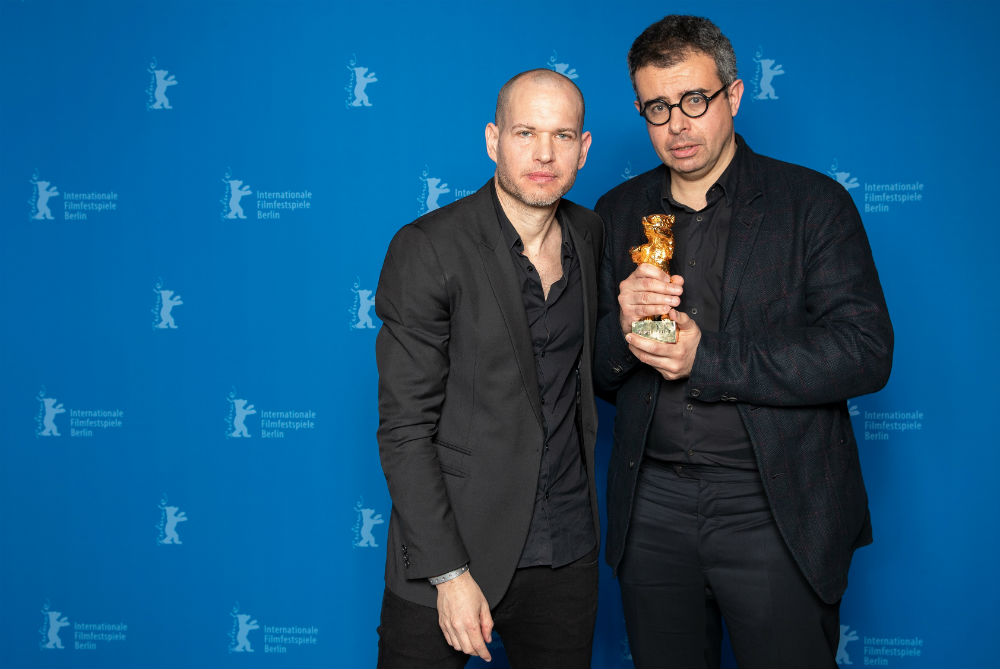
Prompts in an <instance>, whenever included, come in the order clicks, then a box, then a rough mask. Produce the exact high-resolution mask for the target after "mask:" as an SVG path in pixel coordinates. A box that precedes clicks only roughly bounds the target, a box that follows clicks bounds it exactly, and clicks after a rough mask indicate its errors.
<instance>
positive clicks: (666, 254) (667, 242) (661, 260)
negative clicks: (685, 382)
mask: <svg viewBox="0 0 1000 669" xmlns="http://www.w3.org/2000/svg"><path fill="white" fill-rule="evenodd" d="M642 227H643V229H644V230H645V231H646V239H648V240H649V242H648V243H646V244H642V245H640V246H634V247H632V248H631V249H629V254H630V255H631V256H632V261H633V262H634V263H635V264H636V265H638V264H641V263H644V262H645V263H649V264H650V265H655V266H656V267H659V268H660V269H662V270H663V271H664V272H666V273H667V275H668V276H669V275H670V260H671V258H673V257H674V233H673V227H674V217H673V216H672V215H671V214H650V215H649V216H643V218H642ZM632 332H633V333H635V334H637V335H640V336H642V337H646V338H648V339H655V340H656V341H662V342H667V343H670V344H673V343H675V342H676V341H677V323H675V322H674V321H672V320H670V319H669V318H667V317H666V316H665V315H664V316H660V318H659V319H658V320H657V319H655V318H654V317H652V316H649V317H647V318H644V319H642V320H640V321H635V322H633V323H632Z"/></svg>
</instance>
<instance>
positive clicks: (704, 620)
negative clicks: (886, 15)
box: [595, 16, 892, 667]
mask: <svg viewBox="0 0 1000 669" xmlns="http://www.w3.org/2000/svg"><path fill="white" fill-rule="evenodd" d="M628 64H629V71H630V74H631V77H632V84H633V87H634V88H635V93H636V102H635V105H636V109H637V110H638V111H639V114H640V115H641V116H642V119H643V122H644V124H645V125H646V127H647V130H648V131H649V137H650V140H651V142H652V144H653V149H654V150H655V151H656V153H657V155H658V156H659V158H660V160H661V161H662V163H663V164H662V165H661V166H658V167H657V168H656V169H653V170H651V171H649V172H647V173H645V174H642V175H639V176H638V177H636V178H634V179H631V180H629V181H627V182H625V183H623V184H621V185H620V186H618V187H617V188H614V189H613V190H611V191H610V192H608V193H607V194H605V195H604V196H603V197H602V198H601V199H600V200H599V201H598V203H597V207H596V209H597V212H598V213H599V214H600V215H601V217H602V218H603V219H604V223H605V230H606V244H605V254H604V259H603V265H602V270H601V278H600V289H599V293H600V300H599V312H598V328H597V358H596V363H595V380H596V383H597V388H598V391H599V392H600V393H602V394H603V395H604V396H605V397H607V398H608V399H609V400H611V401H613V402H614V403H615V404H616V406H617V409H618V416H617V420H616V422H615V432H614V442H615V443H614V449H613V452H612V455H611V462H610V465H609V469H608V539H607V559H608V562H609V563H610V564H611V566H612V567H613V568H614V569H615V571H616V573H617V575H618V577H619V580H620V583H621V589H622V599H623V603H624V610H625V619H626V626H627V629H628V635H629V642H630V644H631V649H632V656H633V658H634V660H635V664H636V666H637V667H652V666H656V667H670V666H677V667H700V666H715V667H717V666H719V663H720V655H721V651H720V646H721V638H722V620H723V619H724V620H725V623H726V627H727V629H728V631H729V635H730V639H731V642H732V646H733V650H734V652H735V655H736V660H737V662H738V663H739V665H740V666H741V667H748V666H767V667H780V666H795V667H807V666H808V667H813V666H816V667H819V666H825V667H835V666H836V663H835V656H836V650H837V641H838V636H839V633H840V627H839V606H840V599H841V596H842V595H843V593H844V590H845V588H846V585H847V572H848V567H849V565H850V561H851V555H852V553H853V551H854V549H856V548H858V547H860V546H863V545H865V544H868V543H869V542H871V524H870V522H869V516H868V502H867V496H866V493H865V487H864V483H863V481H862V478H861V469H860V464H859V459H858V449H857V444H856V442H855V439H854V434H853V431H852V428H851V422H850V418H849V413H848V408H847V403H846V400H847V399H848V398H850V397H855V396H857V395H862V394H865V393H871V392H874V391H877V390H879V389H880V388H882V387H883V386H884V385H885V383H886V381H887V380H888V377H889V370H890V367H891V361H892V326H891V324H890V322H889V316H888V313H887V310H886V305H885V299H884V297H883V294H882V288H881V285H880V284H879V279H878V274H877V272H876V270H875V265H874V263H873V261H872V255H871V249H870V248H869V245H868V240H867V237H866V235H865V232H864V228H863V227H862V224H861V220H860V218H859V216H858V212H857V209H856V208H855V206H854V203H853V201H852V199H851V197H850V196H849V195H848V194H847V191H846V190H845V189H844V188H843V187H841V186H840V185H838V184H837V183H836V182H835V181H833V180H831V179H829V178H827V177H826V176H824V175H821V174H819V173H817V172H813V171H811V170H808V169H805V168H803V167H798V166H795V165H790V164H788V163H782V162H779V161H776V160H773V159H770V158H765V157H763V156H759V155H757V154H755V153H754V152H753V151H751V149H750V147H749V146H748V145H747V143H746V142H745V141H744V140H743V138H742V137H740V136H739V135H736V134H735V132H734V124H733V119H734V117H735V116H736V114H737V112H738V111H739V107H740V99H741V97H742V94H743V82H742V81H740V80H739V79H738V78H737V76H736V75H737V71H736V57H735V54H734V52H733V48H732V45H731V44H730V42H729V40H728V39H727V38H726V37H725V36H724V35H723V34H722V33H721V32H720V31H719V29H718V28H717V27H716V26H715V25H714V24H713V23H712V22H710V21H708V20H707V19H702V18H697V17H691V16H667V17H665V18H664V19H662V20H661V21H659V22H657V23H655V24H653V25H652V26H650V27H649V28H647V29H646V31H645V32H643V33H642V35H640V36H639V37H638V38H637V39H636V40H635V42H634V43H633V45H632V48H631V49H630V51H629V54H628ZM657 213H659V214H671V215H673V216H674V217H675V222H674V225H673V234H674V256H673V259H672V261H671V263H670V272H671V275H672V276H668V275H667V274H666V273H665V272H663V271H662V270H660V269H658V268H657V267H654V266H653V265H649V264H641V265H639V266H638V267H636V266H635V264H634V263H633V262H632V259H631V257H630V254H629V249H630V247H633V246H635V245H637V244H641V243H642V242H643V241H644V236H643V227H642V225H641V220H642V218H643V217H644V216H647V215H649V214H657ZM661 314H665V315H667V316H669V318H671V319H673V320H675V321H676V325H677V337H676V342H675V343H666V342H659V341H655V340H653V339H647V338H644V337H640V336H638V335H635V334H632V323H633V322H636V321H639V320H641V319H643V318H646V317H654V318H655V317H658V316H660V315H661Z"/></svg>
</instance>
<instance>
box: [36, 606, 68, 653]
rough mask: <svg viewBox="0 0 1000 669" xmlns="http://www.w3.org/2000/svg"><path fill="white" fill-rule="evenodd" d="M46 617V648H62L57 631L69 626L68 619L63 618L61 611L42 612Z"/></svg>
mask: <svg viewBox="0 0 1000 669" xmlns="http://www.w3.org/2000/svg"><path fill="white" fill-rule="evenodd" d="M42 613H44V614H45V615H46V616H48V619H47V624H48V632H47V634H46V639H47V643H46V644H45V647H46V648H49V649H53V648H62V647H63V645H62V640H61V639H60V638H59V630H61V629H62V628H63V627H67V626H69V619H68V618H66V617H65V616H63V614H62V612H61V611H43V612H42Z"/></svg>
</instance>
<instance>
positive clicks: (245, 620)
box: [231, 613, 260, 653]
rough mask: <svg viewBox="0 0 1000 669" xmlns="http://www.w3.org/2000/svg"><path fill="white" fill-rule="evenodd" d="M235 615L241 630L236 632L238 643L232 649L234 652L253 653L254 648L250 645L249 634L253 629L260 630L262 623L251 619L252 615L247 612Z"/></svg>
mask: <svg viewBox="0 0 1000 669" xmlns="http://www.w3.org/2000/svg"><path fill="white" fill-rule="evenodd" d="M235 615H236V622H237V624H238V625H239V630H238V631H237V632H236V645H235V646H234V647H233V648H232V649H231V650H232V651H233V652H234V653H252V652H253V648H251V647H250V639H249V638H248V635H249V634H250V632H252V631H253V630H259V629H260V625H258V624H257V621H256V620H250V616H249V615H247V614H246V613H237V614H235Z"/></svg>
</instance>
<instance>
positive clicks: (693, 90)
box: [642, 87, 708, 107]
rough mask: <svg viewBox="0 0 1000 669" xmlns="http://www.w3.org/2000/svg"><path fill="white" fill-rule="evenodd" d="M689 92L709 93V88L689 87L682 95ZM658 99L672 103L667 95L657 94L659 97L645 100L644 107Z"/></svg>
mask: <svg viewBox="0 0 1000 669" xmlns="http://www.w3.org/2000/svg"><path fill="white" fill-rule="evenodd" d="M688 93H708V89H707V88H704V87H699V88H690V89H688V90H686V91H684V92H683V93H681V97H684V96H685V95H687V94H688ZM657 100H659V101H661V102H666V103H667V104H671V102H670V100H668V99H667V98H666V97H664V96H662V95H658V96H657V97H655V98H650V99H648V100H646V101H644V102H643V103H642V106H643V107H645V106H646V105H648V104H649V103H650V102H656V101H657Z"/></svg>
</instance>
